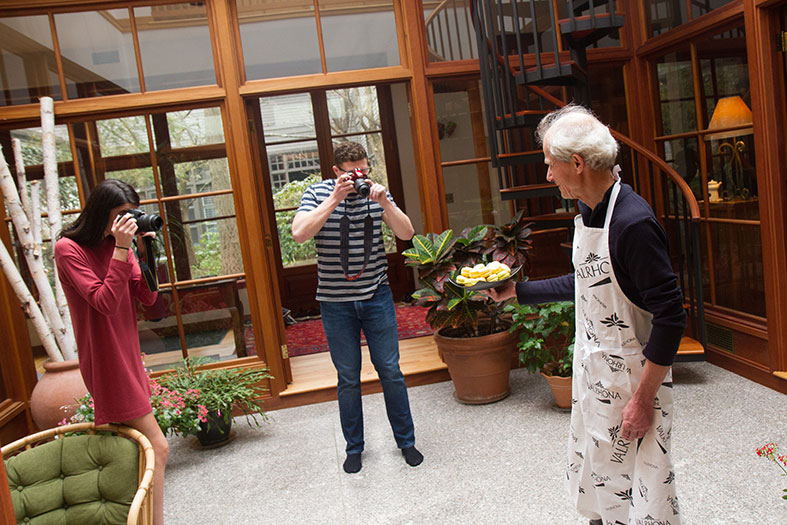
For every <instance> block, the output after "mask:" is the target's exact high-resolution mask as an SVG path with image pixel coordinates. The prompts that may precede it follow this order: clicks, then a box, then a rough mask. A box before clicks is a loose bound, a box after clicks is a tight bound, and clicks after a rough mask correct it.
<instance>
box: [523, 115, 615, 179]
mask: <svg viewBox="0 0 787 525" xmlns="http://www.w3.org/2000/svg"><path fill="white" fill-rule="evenodd" d="M536 138H537V139H538V141H539V143H540V144H542V145H543V144H546V145H547V149H548V150H549V154H550V155H552V156H553V157H554V158H555V159H557V160H559V161H561V162H568V161H570V160H571V155H574V154H577V155H579V156H580V157H582V159H583V160H584V161H585V163H586V164H587V165H588V166H589V167H590V168H591V169H593V170H597V171H600V170H608V169H612V167H613V166H614V165H615V159H617V157H618V143H617V141H615V139H614V138H613V137H612V133H610V132H609V128H607V126H605V125H604V124H602V123H601V121H600V120H598V118H596V116H595V115H593V113H592V112H591V111H590V110H589V109H587V108H584V107H582V106H577V105H575V104H569V105H568V106H565V107H563V108H561V109H559V110H557V111H553V112H552V113H550V114H548V115H547V116H546V117H544V118H543V119H542V120H541V122H540V123H539V124H538V128H536Z"/></svg>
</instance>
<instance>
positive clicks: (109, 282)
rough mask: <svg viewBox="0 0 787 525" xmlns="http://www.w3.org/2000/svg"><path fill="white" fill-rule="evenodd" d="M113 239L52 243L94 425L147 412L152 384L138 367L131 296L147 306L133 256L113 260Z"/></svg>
mask: <svg viewBox="0 0 787 525" xmlns="http://www.w3.org/2000/svg"><path fill="white" fill-rule="evenodd" d="M114 249H115V239H114V238H113V237H112V236H109V237H107V238H106V239H104V241H103V242H102V243H101V244H100V245H99V246H96V247H90V246H82V245H80V244H77V243H76V242H74V241H72V240H71V239H68V238H65V237H64V238H62V239H60V240H59V241H57V243H56V244H55V263H56V264H57V270H58V272H59V276H60V281H61V282H62V283H63V290H64V292H65V294H66V299H67V301H68V306H69V308H70V310H71V320H72V323H73V325H74V335H75V337H76V342H77V351H78V352H79V368H80V370H81V372H82V377H83V378H84V380H85V385H86V386H87V388H88V390H89V391H90V393H91V394H92V396H93V401H94V403H95V415H96V424H98V425H100V424H103V423H110V422H122V421H127V420H129V419H134V418H137V417H140V416H143V415H145V414H147V413H148V412H150V410H151V407H150V386H149V385H148V377H147V374H146V373H145V368H144V366H143V365H142V359H141V358H140V350H139V335H138V333H137V316H136V308H135V300H139V301H140V302H141V303H142V304H145V305H151V304H153V302H154V301H155V300H156V294H157V292H151V291H149V290H148V288H147V285H146V284H145V280H144V278H143V277H142V272H141V271H140V269H139V265H138V264H137V260H136V257H134V255H133V254H132V253H129V254H128V256H127V259H126V261H119V260H117V259H113V258H112V253H113V251H114Z"/></svg>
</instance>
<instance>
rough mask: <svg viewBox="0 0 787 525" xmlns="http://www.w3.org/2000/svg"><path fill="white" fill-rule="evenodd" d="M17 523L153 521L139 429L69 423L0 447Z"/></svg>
mask: <svg viewBox="0 0 787 525" xmlns="http://www.w3.org/2000/svg"><path fill="white" fill-rule="evenodd" d="M2 453H3V459H4V460H5V468H6V473H7V476H8V485H9V488H10V490H11V500H12V502H13V505H14V514H15V518H16V522H17V524H18V525H28V524H29V525H48V524H53V525H54V524H57V525H94V524H95V525H109V524H123V523H126V524H127V525H132V524H134V525H139V524H144V525H147V524H151V523H152V522H153V514H152V512H153V503H152V484H153V468H154V457H155V456H154V452H153V447H152V446H151V444H150V441H148V439H147V438H146V437H145V436H144V435H142V433H141V432H139V431H137V430H135V429H133V428H130V427H126V426H122V425H101V426H98V427H96V426H95V425H94V424H93V423H76V424H72V425H63V426H61V427H57V428H52V429H49V430H44V431H42V432H38V433H36V434H32V435H30V436H27V437H25V438H23V439H20V440H18V441H15V442H13V443H10V444H8V445H6V446H4V447H3V448H2Z"/></svg>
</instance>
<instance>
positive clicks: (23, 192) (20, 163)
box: [11, 139, 33, 219]
mask: <svg viewBox="0 0 787 525" xmlns="http://www.w3.org/2000/svg"><path fill="white" fill-rule="evenodd" d="M11 149H12V150H13V152H14V164H16V181H17V183H18V184H19V197H20V199H21V201H22V208H23V209H24V210H25V213H26V214H27V218H28V219H32V217H33V210H32V208H31V205H30V200H29V199H28V198H27V175H26V174H25V161H24V160H23V159H22V143H21V142H20V141H19V139H11Z"/></svg>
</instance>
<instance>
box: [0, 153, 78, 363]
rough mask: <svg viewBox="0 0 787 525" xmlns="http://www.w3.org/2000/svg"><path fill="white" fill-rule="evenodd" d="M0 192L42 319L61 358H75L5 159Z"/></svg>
mask: <svg viewBox="0 0 787 525" xmlns="http://www.w3.org/2000/svg"><path fill="white" fill-rule="evenodd" d="M1 156H2V147H0V157H1ZM0 190H2V192H3V195H4V196H5V202H6V206H7V207H8V213H9V214H10V215H11V220H12V221H13V223H14V229H15V230H16V234H17V238H18V239H19V242H20V243H21V245H22V252H23V253H24V255H25V260H26V261H27V266H28V268H29V269H30V275H31V276H32V278H33V282H35V284H36V288H38V300H39V301H40V302H41V308H42V309H43V313H44V317H45V319H46V321H47V322H48V323H49V326H50V328H51V331H52V332H53V333H54V335H55V340H56V341H57V346H58V347H60V350H61V351H62V354H63V358H65V359H74V358H76V342H75V340H74V335H73V330H71V331H70V332H69V331H68V330H66V327H65V325H64V323H63V318H62V317H60V312H59V311H58V308H57V303H56V302H55V296H54V294H53V293H52V287H51V286H50V284H49V279H47V276H46V272H45V271H44V262H43V260H42V259H41V257H40V256H36V255H34V253H33V245H34V243H33V235H32V233H31V232H30V222H29V221H28V220H27V216H26V215H25V213H24V211H22V205H21V204H20V202H19V194H18V193H17V191H16V184H15V183H14V179H13V178H12V177H11V173H10V172H9V171H8V165H7V164H6V162H5V159H4V158H2V159H0ZM28 293H29V292H28Z"/></svg>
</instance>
